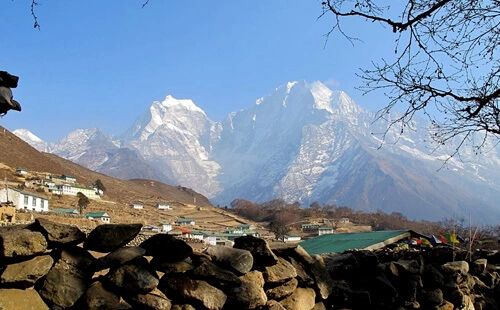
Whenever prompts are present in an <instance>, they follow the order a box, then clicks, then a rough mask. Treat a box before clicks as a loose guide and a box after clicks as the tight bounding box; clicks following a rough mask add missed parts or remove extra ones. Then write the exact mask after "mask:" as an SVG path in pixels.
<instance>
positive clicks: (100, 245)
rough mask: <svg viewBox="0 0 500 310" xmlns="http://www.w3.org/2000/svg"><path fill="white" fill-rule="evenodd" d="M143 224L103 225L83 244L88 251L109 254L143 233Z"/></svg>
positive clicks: (93, 231) (92, 232)
mask: <svg viewBox="0 0 500 310" xmlns="http://www.w3.org/2000/svg"><path fill="white" fill-rule="evenodd" d="M141 228H142V224H103V225H99V226H97V227H96V228H94V230H92V231H91V232H90V234H89V235H88V237H87V239H86V240H85V242H84V243H83V247H84V248H85V249H87V250H91V251H96V252H101V253H108V252H112V251H114V250H116V249H118V248H120V247H122V246H124V245H126V244H127V243H129V242H130V241H132V240H133V239H134V238H135V237H136V236H137V234H138V233H139V232H140V231H141Z"/></svg>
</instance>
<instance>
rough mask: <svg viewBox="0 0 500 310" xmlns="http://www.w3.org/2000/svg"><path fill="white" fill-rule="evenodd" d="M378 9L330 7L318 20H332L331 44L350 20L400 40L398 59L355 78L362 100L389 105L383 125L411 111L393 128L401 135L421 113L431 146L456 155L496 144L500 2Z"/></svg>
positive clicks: (462, 0) (369, 2)
mask: <svg viewBox="0 0 500 310" xmlns="http://www.w3.org/2000/svg"><path fill="white" fill-rule="evenodd" d="M380 2H381V1H380V0H354V1H348V0H327V1H325V2H323V3H322V5H323V11H322V14H321V16H320V17H323V16H325V15H326V14H327V13H332V14H333V15H334V18H335V19H334V23H333V28H332V30H331V31H330V32H329V33H328V34H327V35H328V36H329V35H331V33H333V31H334V30H339V29H341V27H340V22H341V20H342V19H344V18H348V17H357V18H361V19H364V20H367V21H371V22H377V23H378V24H381V25H385V26H389V27H390V28H391V30H392V32H393V33H395V34H396V35H397V37H396V41H395V42H396V43H395V45H396V46H395V54H394V55H393V56H392V57H391V56H390V55H388V58H387V59H382V60H381V61H379V62H372V64H373V68H371V69H363V70H361V73H360V74H358V76H359V77H361V78H362V79H363V81H364V83H363V84H362V86H360V87H359V89H360V90H362V91H363V93H365V94H366V93H369V92H372V91H383V92H384V94H385V95H386V96H387V98H388V103H387V104H386V105H385V107H384V108H382V109H381V110H380V111H379V112H378V114H377V116H378V118H386V116H387V115H388V114H389V113H390V112H391V111H392V110H394V109H395V107H398V108H400V107H401V106H406V109H405V112H404V113H403V114H402V115H401V116H399V117H397V118H396V119H391V120H390V126H389V128H391V127H392V126H394V125H400V126H401V127H399V128H401V133H402V132H403V130H404V128H408V126H409V125H410V123H411V120H412V119H413V117H414V116H415V115H416V113H417V112H418V113H419V114H423V115H425V116H427V117H428V119H429V121H430V122H431V124H432V129H431V131H430V133H431V137H432V139H433V140H434V141H436V142H438V143H439V144H440V145H444V144H449V143H451V142H453V143H455V144H456V145H458V148H457V149H456V152H455V154H453V155H456V154H457V153H458V151H459V150H460V148H462V147H463V146H464V145H466V144H467V145H472V147H473V148H476V149H477V150H481V148H482V147H484V146H485V145H486V141H488V140H489V139H490V138H491V139H494V140H496V141H499V140H500V119H499V115H500V109H499V103H500V87H499V86H500V59H499V58H498V53H499V52H500V51H499V49H500V1H498V0H489V1H488V0H484V1H467V0H454V1H451V0H434V1H427V0H407V1H406V2H404V3H402V4H401V3H400V2H399V3H394V4H391V5H388V6H381V5H379V3H380ZM368 27H373V26H371V25H370V26H368ZM339 32H340V34H341V35H342V36H344V37H345V38H347V39H348V40H349V41H350V42H353V36H351V35H347V34H346V33H345V31H343V30H342V31H340V30H339ZM436 111H438V113H436ZM387 130H389V129H387ZM386 133H387V132H386ZM456 139H458V141H455V140H456Z"/></svg>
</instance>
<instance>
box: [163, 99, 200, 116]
mask: <svg viewBox="0 0 500 310" xmlns="http://www.w3.org/2000/svg"><path fill="white" fill-rule="evenodd" d="M154 103H157V104H159V105H161V106H162V107H165V108H174V109H182V110H187V111H191V112H199V113H202V114H204V115H205V111H203V110H202V109H201V108H200V107H198V106H197V105H196V104H195V103H194V102H193V100H191V99H177V98H174V97H173V96H172V95H168V96H167V97H165V100H163V101H162V102H161V103H160V102H158V101H156V102H154Z"/></svg>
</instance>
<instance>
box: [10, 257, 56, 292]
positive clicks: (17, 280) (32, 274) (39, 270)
mask: <svg viewBox="0 0 500 310" xmlns="http://www.w3.org/2000/svg"><path fill="white" fill-rule="evenodd" d="M52 264H54V259H52V257H51V256H50V255H41V256H35V257H34V258H32V259H30V260H27V261H24V262H21V263H16V264H11V265H7V266H6V268H5V270H4V271H3V273H2V275H1V277H0V283H2V284H9V286H10V287H16V288H28V287H30V286H33V285H34V284H35V282H36V281H37V280H38V279H40V278H41V277H43V276H45V275H46V274H47V273H48V272H49V270H50V268H51V267H52Z"/></svg>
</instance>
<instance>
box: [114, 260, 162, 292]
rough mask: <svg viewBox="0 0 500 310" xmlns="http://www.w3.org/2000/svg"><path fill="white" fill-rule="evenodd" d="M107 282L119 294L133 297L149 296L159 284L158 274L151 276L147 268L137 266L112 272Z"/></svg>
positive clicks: (124, 266) (126, 266)
mask: <svg viewBox="0 0 500 310" xmlns="http://www.w3.org/2000/svg"><path fill="white" fill-rule="evenodd" d="M106 280H107V281H108V282H109V283H111V284H112V285H113V286H114V287H116V288H117V289H118V292H121V293H123V294H132V295H138V294H147V293H149V292H151V291H152V290H153V289H155V288H156V286H157V285H158V283H159V280H158V277H157V275H156V274H151V272H149V270H147V269H146V268H143V267H142V266H139V265H135V264H130V265H123V266H120V267H118V268H116V269H113V270H110V271H109V273H108V274H107V275H106Z"/></svg>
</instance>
